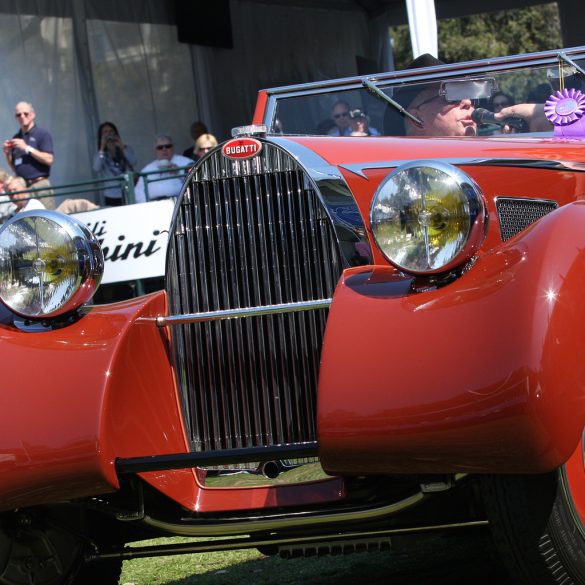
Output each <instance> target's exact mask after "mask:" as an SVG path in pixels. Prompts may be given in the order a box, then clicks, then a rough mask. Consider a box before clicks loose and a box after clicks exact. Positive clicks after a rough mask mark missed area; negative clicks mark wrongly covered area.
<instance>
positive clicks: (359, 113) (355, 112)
mask: <svg viewBox="0 0 585 585" xmlns="http://www.w3.org/2000/svg"><path fill="white" fill-rule="evenodd" d="M349 117H350V118H351V119H352V120H357V119H358V118H367V116H366V115H365V114H364V112H363V110H360V109H359V108H355V109H354V110H350V112H349Z"/></svg>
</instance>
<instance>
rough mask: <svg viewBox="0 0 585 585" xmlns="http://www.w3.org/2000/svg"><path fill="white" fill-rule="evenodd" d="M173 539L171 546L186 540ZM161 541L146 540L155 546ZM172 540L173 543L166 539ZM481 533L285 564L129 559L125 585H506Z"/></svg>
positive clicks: (235, 558)
mask: <svg viewBox="0 0 585 585" xmlns="http://www.w3.org/2000/svg"><path fill="white" fill-rule="evenodd" d="M188 540H189V539H184V538H174V539H170V542H173V543H177V542H188ZM162 541H163V539H159V540H156V541H147V542H143V543H140V544H141V545H153V544H156V543H157V542H162ZM166 542H169V539H166ZM486 542H487V541H486V539H485V538H484V537H482V536H481V535H479V534H477V533H466V534H465V535H455V536H448V537H439V536H434V537H431V538H427V539H425V540H424V541H415V542H412V543H411V544H410V546H408V547H405V548H400V549H398V550H393V551H389V552H375V553H358V554H353V555H347V556H334V557H329V556H326V557H310V558H304V559H293V560H283V559H280V558H277V557H266V556H264V555H262V554H261V553H259V552H258V551H256V550H247V551H237V552H221V553H205V554H200V555H191V554H190V555H182V556H175V557H158V558H150V559H134V560H131V561H125V562H124V567H123V570H122V578H121V580H120V583H121V584H123V585H129V584H132V585H238V584H242V585H244V584H245V585H349V584H352V585H353V584H354V583H355V584H362V583H364V584H365V585H427V584H428V585H431V584H432V585H496V584H497V585H506V584H507V583H509V582H508V581H507V577H506V576H505V575H504V571H503V569H502V567H501V565H500V564H499V562H498V560H497V558H496V557H495V556H494V554H493V553H492V552H491V548H490V546H489V543H487V544H486Z"/></svg>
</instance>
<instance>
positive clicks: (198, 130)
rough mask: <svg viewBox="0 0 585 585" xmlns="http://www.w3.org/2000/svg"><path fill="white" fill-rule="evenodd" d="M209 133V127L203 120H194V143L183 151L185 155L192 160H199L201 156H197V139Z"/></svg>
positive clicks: (192, 136) (192, 128)
mask: <svg viewBox="0 0 585 585" xmlns="http://www.w3.org/2000/svg"><path fill="white" fill-rule="evenodd" d="M208 133H209V130H208V129H207V126H206V125H205V124H204V123H203V122H202V121H201V120H197V121H196V122H193V124H191V138H192V139H193V144H192V145H191V146H190V147H189V148H187V149H186V150H185V151H184V152H183V156H186V157H187V158H190V159H191V160H197V159H198V158H199V157H198V156H197V139H198V138H199V137H200V136H202V135H203V134H208Z"/></svg>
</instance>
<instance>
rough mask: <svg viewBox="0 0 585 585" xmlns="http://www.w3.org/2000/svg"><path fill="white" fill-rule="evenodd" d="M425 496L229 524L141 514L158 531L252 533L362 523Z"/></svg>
mask: <svg viewBox="0 0 585 585" xmlns="http://www.w3.org/2000/svg"><path fill="white" fill-rule="evenodd" d="M426 497H427V496H425V494H423V493H422V492H418V493H416V494H414V495H412V496H409V497H407V498H404V499H403V500H400V501H398V502H393V503H392V504H386V505H384V506H378V507H375V508H368V509H365V510H363V509H362V510H352V511H349V512H347V511H346V512H326V513H323V514H312V513H310V512H298V513H296V514H294V513H293V514H291V515H287V516H282V517H278V518H253V519H248V518H245V519H237V520H235V521H233V522H229V523H221V522H219V523H218V524H207V525H197V526H188V525H186V524H175V523H172V522H166V521H164V520H157V519H156V518H152V517H150V516H145V517H144V523H145V524H147V525H148V526H152V527H153V528H157V529H158V530H163V531H165V532H169V533H171V534H176V535H178V536H229V535H236V534H253V533H255V532H264V531H270V530H285V529H290V528H299V527H303V528H307V527H309V526H312V527H315V526H321V525H322V526H326V525H332V524H335V525H339V524H345V523H348V522H365V521H370V520H376V519H380V518H384V517H386V516H391V515H393V514H397V513H398V512H401V511H403V510H405V509H407V508H410V507H412V506H414V505H416V504H418V503H420V502H421V501H422V500H424V499H425V498H426Z"/></svg>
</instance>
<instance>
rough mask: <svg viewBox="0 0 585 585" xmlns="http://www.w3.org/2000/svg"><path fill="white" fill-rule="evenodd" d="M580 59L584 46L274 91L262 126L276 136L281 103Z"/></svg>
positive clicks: (268, 96)
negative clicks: (274, 127) (297, 98)
mask: <svg viewBox="0 0 585 585" xmlns="http://www.w3.org/2000/svg"><path fill="white" fill-rule="evenodd" d="M580 59H585V46H581V47H573V48H569V49H558V50H554V51H543V52H538V53H527V54H523V55H512V56H506V57H495V58H489V59H481V60H476V61H466V62H461V63H448V64H444V65H436V66H432V67H421V68H419V69H405V70H401V71H391V72H386V73H378V74H374V75H362V76H355V77H346V78H339V79H333V80H326V81H318V82H311V83H305V84H297V85H290V86H281V87H273V88H270V89H266V90H264V93H265V95H266V107H265V109H264V116H263V122H262V123H263V124H265V125H266V127H267V128H268V134H269V135H270V134H276V132H272V130H271V129H272V128H273V126H274V124H275V121H276V112H277V107H278V102H279V101H280V100H283V99H288V98H292V97H301V96H303V97H305V96H310V95H319V94H326V93H332V92H340V93H341V92H344V91H348V90H356V89H363V88H365V89H368V85H373V86H374V87H375V88H376V89H377V90H379V91H378V92H376V93H377V94H379V93H382V92H381V90H387V89H390V88H393V89H394V90H395V89H396V88H399V87H402V86H406V85H408V84H410V83H423V82H430V81H445V80H449V79H460V78H462V77H468V76H478V75H482V74H486V73H496V72H498V71H512V70H514V69H523V68H527V67H530V66H534V67H537V66H540V67H545V66H556V65H558V64H559V63H560V62H563V63H565V64H567V63H568V62H570V60H575V61H576V60H580ZM368 91H370V92H371V93H374V92H373V91H372V90H371V89H368ZM378 97H381V96H378ZM386 97H387V96H386ZM381 99H383V98H381ZM386 101H387V103H388V104H389V107H394V108H395V109H397V108H396V105H392V103H391V102H392V101H393V100H392V99H391V98H388V99H386Z"/></svg>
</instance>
